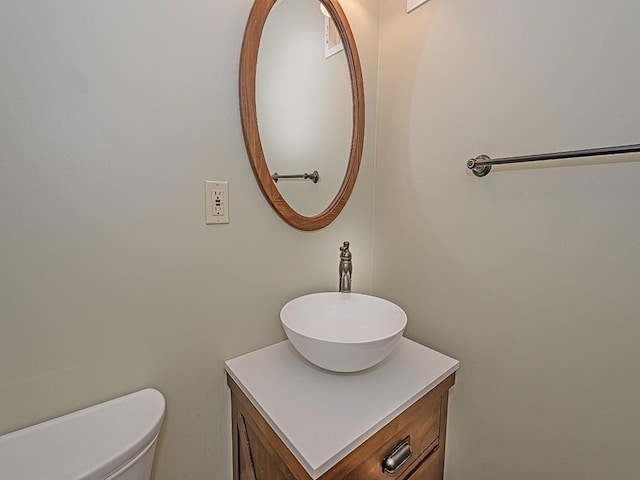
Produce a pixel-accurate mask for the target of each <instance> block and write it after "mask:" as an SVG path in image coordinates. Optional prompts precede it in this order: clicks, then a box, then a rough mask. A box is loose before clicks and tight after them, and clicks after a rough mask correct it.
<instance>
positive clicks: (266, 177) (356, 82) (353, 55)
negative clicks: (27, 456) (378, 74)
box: [239, 0, 364, 231]
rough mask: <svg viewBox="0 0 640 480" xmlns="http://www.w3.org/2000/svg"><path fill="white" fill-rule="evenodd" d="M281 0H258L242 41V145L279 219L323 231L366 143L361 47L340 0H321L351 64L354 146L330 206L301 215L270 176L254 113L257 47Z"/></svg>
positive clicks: (344, 199) (344, 195)
mask: <svg viewBox="0 0 640 480" xmlns="http://www.w3.org/2000/svg"><path fill="white" fill-rule="evenodd" d="M276 1H277V0H255V1H254V3H253V7H252V8H251V12H250V13H249V19H248V21H247V26H246V29H245V32H244V38H243V40H242V50H241V53H240V79H239V93H240V118H241V121H242V132H243V135H244V143H245V146H246V148H247V154H248V155H249V162H250V163H251V168H252V169H253V173H254V175H255V177H256V180H257V181H258V184H259V185H260V189H261V190H262V193H263V194H264V196H265V197H266V199H267V201H268V202H269V204H270V205H271V206H272V207H273V209H274V210H275V211H276V212H277V213H278V215H280V217H281V218H282V219H283V220H284V221H285V222H287V223H288V224H289V225H291V226H292V227H295V228H298V229H300V230H306V231H312V230H319V229H321V228H324V227H326V226H327V225H329V224H330V223H331V222H332V221H333V220H335V218H336V217H337V216H338V214H339V213H340V212H341V211H342V209H343V208H344V206H345V204H346V203H347V200H348V199H349V196H350V195H351V192H352V190H353V187H354V185H355V183H356V177H357V176H358V170H359V169H360V159H361V158H362V149H363V145H364V85H363V82H362V69H361V66H360V58H359V57H358V50H357V48H356V43H355V40H354V38H353V34H352V32H351V27H350V26H349V22H348V21H347V17H346V15H345V13H344V11H343V10H342V7H341V6H340V4H339V3H338V0H319V1H320V2H321V3H323V4H324V6H325V7H326V8H327V10H328V11H329V13H330V14H331V17H332V18H333V20H334V22H335V24H336V27H337V29H338V31H339V32H340V38H341V40H342V45H343V46H344V52H345V55H346V58H347V63H348V66H349V75H350V77H351V93H352V99H353V117H352V124H353V131H352V135H351V149H350V152H349V163H348V165H347V171H346V174H345V177H344V179H343V181H342V184H341V186H340V189H339V190H338V193H337V194H336V196H335V197H334V199H333V200H332V201H331V203H330V204H329V206H328V207H327V208H326V209H324V210H323V211H322V212H321V213H320V214H318V215H315V216H312V217H306V216H304V215H300V214H299V213H298V212H297V211H296V210H295V209H293V208H292V207H291V206H290V205H289V204H288V203H287V202H286V201H285V199H284V198H283V197H282V195H281V194H280V192H279V191H278V188H277V187H276V185H275V182H274V181H273V180H272V179H271V173H270V172H269V168H268V166H267V161H266V159H265V156H264V151H263V149H262V142H261V140H260V132H259V129H258V117H257V112H256V70H257V65H258V49H259V47H260V39H261V37H262V31H263V29H264V25H265V23H266V21H267V17H268V15H269V12H270V11H271V8H272V7H273V5H274V4H275V3H276Z"/></svg>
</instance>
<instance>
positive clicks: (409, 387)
mask: <svg viewBox="0 0 640 480" xmlns="http://www.w3.org/2000/svg"><path fill="white" fill-rule="evenodd" d="M458 365H459V363H458V361H457V360H454V359H452V358H450V357H448V356H446V355H443V354H441V353H439V352H436V351H434V350H432V349H430V348H428V347H425V346H423V345H420V344H418V343H416V342H413V341H411V340H408V339H406V338H401V339H400V342H399V344H398V346H397V347H396V349H395V350H394V351H393V352H392V353H391V354H390V355H389V356H388V357H387V358H386V359H385V360H384V361H383V362H381V363H380V364H378V365H376V366H374V367H372V368H370V369H368V370H365V371H363V372H357V373H352V374H340V373H332V372H328V371H326V370H323V369H321V368H318V367H316V366H314V365H312V364H310V363H309V362H307V361H306V360H305V359H303V358H302V357H301V356H300V355H299V354H298V353H297V352H296V351H295V349H294V348H293V346H292V345H291V344H290V343H289V342H288V341H285V342H280V343H278V344H275V345H271V346H269V347H265V348H263V349H261V350H257V351H255V352H251V353H248V354H246V355H242V356H240V357H237V358H234V359H231V360H228V361H227V362H225V369H226V371H227V384H228V385H229V388H230V390H231V415H232V422H231V423H232V441H233V478H234V480H340V479H348V480H442V478H443V469H444V450H445V439H446V432H447V407H448V398H449V389H450V388H451V387H452V386H453V384H454V382H455V372H456V370H457V369H458ZM385 467H386V468H385Z"/></svg>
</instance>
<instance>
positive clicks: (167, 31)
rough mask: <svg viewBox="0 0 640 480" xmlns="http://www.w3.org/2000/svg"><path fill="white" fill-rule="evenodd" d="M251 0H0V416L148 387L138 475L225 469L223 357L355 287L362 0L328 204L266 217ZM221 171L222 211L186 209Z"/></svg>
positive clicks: (368, 174) (359, 275) (369, 169)
mask: <svg viewBox="0 0 640 480" xmlns="http://www.w3.org/2000/svg"><path fill="white" fill-rule="evenodd" d="M251 3H252V2H251V1H250V0H243V1H238V0H216V1H199V0H187V1H181V2H175V1H153V2H152V1H145V0H127V1H123V0H114V1H109V2H84V1H79V0H60V1H57V2H50V1H44V0H41V1H36V0H9V1H7V2H4V3H3V7H2V14H0V65H1V67H0V433H5V432H8V431H11V430H13V429H16V428H19V427H22V426H26V425H28V424H32V423H35V422H38V421H41V420H44V419H47V418H50V417H53V416H57V415H59V414H62V413H66V412H69V411H72V410H75V409H77V408H81V407H84V406H87V405H90V404H92V403H96V402H99V401H102V400H106V399H109V398H113V397H115V396H117V395H120V394H124V393H127V392H130V391H133V390H137V389H140V388H144V387H146V386H155V387H157V388H159V389H160V390H161V391H162V392H163V393H164V394H165V395H166V397H167V401H168V414H167V418H166V422H165V426H164V427H163V433H162V437H161V442H160V446H159V449H158V451H157V464H156V475H155V478H156V479H158V480H173V479H178V478H191V479H223V478H230V477H231V470H230V469H231V459H230V447H231V442H230V438H231V437H230V426H229V415H230V411H229V402H228V396H229V393H228V390H227V388H226V386H225V378H224V373H223V360H224V359H227V358H230V357H234V356H236V355H239V354H241V353H244V352H248V351H250V350H253V349H256V348H258V347H261V346H265V345H268V344H270V343H274V342H276V341H279V340H281V339H282V338H283V332H282V330H281V327H280V325H279V319H278V312H279V308H280V306H281V305H282V304H283V303H284V302H285V301H287V300H288V299H290V298H292V297H295V296H297V295H299V294H302V293H305V292H312V291H317V290H325V289H335V288H336V287H337V265H338V255H339V251H338V247H339V246H340V245H341V244H342V241H343V240H350V241H351V242H352V246H353V253H354V262H355V275H354V288H355V289H356V290H358V291H368V290H369V288H370V283H371V282H370V277H371V272H370V259H371V252H370V246H371V235H372V195H373V163H374V132H375V121H374V119H375V95H376V88H377V87H376V75H377V44H378V38H377V36H378V16H379V12H378V2H377V1H374V0H357V1H356V0H353V1H352V0H349V1H343V2H342V3H343V5H344V7H345V10H346V11H347V14H348V15H349V17H350V18H351V19H352V27H353V29H354V34H355V37H356V41H357V42H358V46H359V49H360V54H361V59H362V62H363V69H364V77H365V89H366V95H367V98H366V101H367V130H366V139H365V142H366V145H365V153H364V158H363V163H362V168H361V173H360V177H359V179H358V182H357V184H356V187H355V190H354V192H353V195H352V198H351V201H350V202H349V204H348V205H347V206H346V208H345V209H344V211H343V213H342V215H341V216H340V217H339V218H338V219H337V220H336V221H335V222H334V224H332V225H330V226H329V227H327V228H326V229H324V230H322V231H320V232H317V233H303V232H299V231H295V230H293V229H292V228H290V227H288V226H287V225H285V224H284V223H283V222H282V221H281V220H280V219H279V217H278V216H277V215H276V214H275V213H274V212H273V211H272V210H271V208H270V207H269V206H268V205H267V203H266V201H265V200H264V199H263V198H262V196H261V193H260V190H259V188H258V186H257V184H256V182H255V181H254V178H253V174H252V171H251V168H250V166H249V162H248V160H247V158H246V153H245V149H244V144H243V140H242V134H241V128H240V119H239V113H238V111H239V108H238V100H237V80H238V79H237V71H238V59H239V53H240V43H241V40H242V34H243V31H244V24H245V22H246V19H247V16H248V13H249V8H250V6H251ZM205 179H210V180H228V181H229V190H230V217H231V223H230V224H229V225H219V226H206V225H205V224H204V184H203V182H204V180H205Z"/></svg>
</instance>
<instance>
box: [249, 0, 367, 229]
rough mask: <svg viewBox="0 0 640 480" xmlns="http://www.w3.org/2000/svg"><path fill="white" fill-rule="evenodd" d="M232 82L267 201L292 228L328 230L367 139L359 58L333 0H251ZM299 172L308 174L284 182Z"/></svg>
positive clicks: (349, 186) (352, 180)
mask: <svg viewBox="0 0 640 480" xmlns="http://www.w3.org/2000/svg"><path fill="white" fill-rule="evenodd" d="M321 4H322V5H323V6H324V7H325V8H324V10H325V13H328V14H329V15H330V17H331V19H332V20H333V22H325V20H324V18H325V17H324V15H323V14H322V13H321V11H320V8H319V7H320V5H321ZM325 23H326V25H325ZM332 23H333V24H332ZM332 28H333V29H335V31H336V34H337V36H338V37H337V38H336V39H333V40H332V39H331V33H332V32H331V29H332ZM325 29H328V31H325ZM327 39H328V40H329V45H326V43H327V41H326V40H327ZM332 43H333V44H338V45H337V46H334V45H333V44H332ZM340 44H341V45H340ZM239 87H240V113H241V120H242V128H243V133H244V139H245V145H246V148H247V153H248V156H249V161H250V163H251V166H252V169H253V172H254V174H255V176H256V179H257V181H258V184H259V185H260V188H261V190H262V192H263V194H264V195H265V197H266V199H267V201H268V202H269V203H270V205H271V206H272V207H273V208H274V209H275V211H276V212H277V213H278V215H280V217H282V219H284V220H285V221H286V222H287V223H289V224H290V225H292V226H293V227H296V228H299V229H301V230H317V229H320V228H323V227H325V226H327V225H328V224H329V223H331V222H332V221H333V220H334V219H335V218H336V217H337V216H338V214H339V213H340V211H341V210H342V208H343V207H344V205H345V204H346V202H347V200H348V198H349V196H350V194H351V191H352V190H353V187H354V184H355V181H356V177H357V174H358V169H359V167H360V159H361V156H362V148H363V139H364V88H363V83H362V72H361V68H360V60H359V58H358V53H357V50H356V45H355V41H354V39H353V35H352V33H351V29H350V27H349V24H348V21H347V19H346V16H345V14H344V12H343V10H342V8H341V7H340V5H339V4H338V2H337V0H322V2H315V1H313V0H307V1H300V0H255V2H254V4H253V8H252V9H251V13H250V15H249V20H248V22H247V27H246V30H245V35H244V40H243V44H242V51H241V55H240V85H239ZM314 172H318V173H317V177H316V178H314V175H313V174H314ZM304 174H310V176H311V178H308V179H304V178H295V179H291V178H288V177H289V176H294V177H297V176H303V175H304ZM318 177H319V178H318Z"/></svg>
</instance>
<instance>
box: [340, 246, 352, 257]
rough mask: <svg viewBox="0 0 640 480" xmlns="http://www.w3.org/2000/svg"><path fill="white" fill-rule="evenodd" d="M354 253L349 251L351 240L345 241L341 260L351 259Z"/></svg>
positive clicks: (341, 250)
mask: <svg viewBox="0 0 640 480" xmlns="http://www.w3.org/2000/svg"><path fill="white" fill-rule="evenodd" d="M351 258H352V255H351V252H350V251H349V242H343V243H342V246H341V247H340V260H351Z"/></svg>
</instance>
